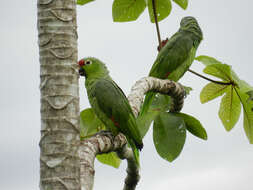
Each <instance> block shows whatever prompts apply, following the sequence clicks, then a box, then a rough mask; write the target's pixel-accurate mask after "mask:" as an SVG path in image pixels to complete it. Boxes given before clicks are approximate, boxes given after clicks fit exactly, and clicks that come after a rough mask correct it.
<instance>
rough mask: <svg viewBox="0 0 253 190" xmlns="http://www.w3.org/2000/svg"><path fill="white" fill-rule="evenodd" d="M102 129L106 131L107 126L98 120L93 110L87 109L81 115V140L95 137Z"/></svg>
mask: <svg viewBox="0 0 253 190" xmlns="http://www.w3.org/2000/svg"><path fill="white" fill-rule="evenodd" d="M102 129H105V126H104V124H103V123H102V122H101V121H100V120H99V119H98V117H97V116H96V114H95V113H94V111H93V109H92V108H88V109H85V110H83V111H82V112H81V113H80V136H81V138H85V137H86V136H89V135H93V134H95V133H97V132H98V131H100V130H102Z"/></svg>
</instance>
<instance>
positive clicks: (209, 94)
mask: <svg viewBox="0 0 253 190" xmlns="http://www.w3.org/2000/svg"><path fill="white" fill-rule="evenodd" d="M227 88H228V85H220V84H216V83H209V84H207V85H206V86H205V87H204V88H203V89H202V91H201V93H200V102H201V103H202V104H204V103H206V102H208V101H210V100H213V99H215V98H217V97H219V96H221V95H223V94H224V93H225V91H226V89H227Z"/></svg>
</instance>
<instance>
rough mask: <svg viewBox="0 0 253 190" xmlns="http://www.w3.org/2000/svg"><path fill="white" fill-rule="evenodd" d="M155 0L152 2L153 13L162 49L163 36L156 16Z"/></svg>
mask: <svg viewBox="0 0 253 190" xmlns="http://www.w3.org/2000/svg"><path fill="white" fill-rule="evenodd" d="M155 5H156V4H155V0H152V8H153V13H154V18H155V26H156V32H157V38H158V43H159V47H160V48H161V46H162V40H161V34H160V29H159V24H158V21H157V14H156V6H155Z"/></svg>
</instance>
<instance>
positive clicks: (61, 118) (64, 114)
mask: <svg viewBox="0 0 253 190" xmlns="http://www.w3.org/2000/svg"><path fill="white" fill-rule="evenodd" d="M38 35H39V53H40V78H41V82H40V90H41V140H40V149H41V154H40V189H43V190H64V189H66V190H70V189H71V190H72V189H73V190H79V189H80V160H79V157H78V149H79V88H78V74H77V67H76V65H77V64H76V62H77V32H76V1H75V0H38Z"/></svg>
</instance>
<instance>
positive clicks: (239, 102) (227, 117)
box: [196, 55, 253, 144]
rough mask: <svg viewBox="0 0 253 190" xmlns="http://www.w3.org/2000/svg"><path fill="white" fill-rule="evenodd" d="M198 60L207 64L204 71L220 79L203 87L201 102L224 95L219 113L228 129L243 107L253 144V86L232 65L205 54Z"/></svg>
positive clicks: (244, 121)
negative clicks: (241, 77) (240, 76)
mask: <svg viewBox="0 0 253 190" xmlns="http://www.w3.org/2000/svg"><path fill="white" fill-rule="evenodd" d="M196 60H197V61H199V62H201V63H203V64H204V65H205V66H206V67H205V68H204V70H203V72H204V73H206V74H208V75H211V76H214V77H216V78H218V79H220V81H212V82H211V83H209V84H207V85H206V86H205V87H204V88H203V89H202V91H201V93H200V101H201V103H206V102H209V101H211V100H213V99H215V98H218V97H220V96H222V99H221V102H220V108H219V112H218V115H219V118H220V120H221V121H222V124H223V125H224V127H225V129H226V130H227V131H230V130H231V129H233V127H234V126H235V124H236V123H237V122H238V120H239V117H240V114H241V109H242V110H243V126H244V131H245V133H246V135H247V137H248V139H249V142H250V143H251V144H253V87H252V86H250V85H249V84H248V83H247V82H245V81H244V80H241V79H240V78H239V77H238V76H237V75H236V73H235V72H234V70H233V69H232V67H231V66H230V65H227V64H223V63H221V62H220V61H218V60H216V59H215V58H212V57H209V56H204V55H202V56H198V57H197V58H196Z"/></svg>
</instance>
